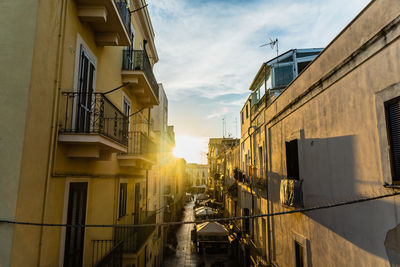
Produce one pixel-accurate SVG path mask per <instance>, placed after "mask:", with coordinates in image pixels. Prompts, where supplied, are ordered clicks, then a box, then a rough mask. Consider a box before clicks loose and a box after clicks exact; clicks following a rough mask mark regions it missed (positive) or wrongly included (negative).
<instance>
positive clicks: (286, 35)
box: [148, 0, 369, 153]
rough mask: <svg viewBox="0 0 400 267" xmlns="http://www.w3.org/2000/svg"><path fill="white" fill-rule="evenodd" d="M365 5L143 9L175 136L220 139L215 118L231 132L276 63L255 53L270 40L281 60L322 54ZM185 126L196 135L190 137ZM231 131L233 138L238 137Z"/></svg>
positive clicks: (279, 1) (236, 3) (255, 0)
mask: <svg viewBox="0 0 400 267" xmlns="http://www.w3.org/2000/svg"><path fill="white" fill-rule="evenodd" d="M368 2H369V0H352V1H348V0H325V1H319V0H304V1H292V0H269V1H262V0H248V1H240V0H231V1H228V0H153V1H150V2H148V3H149V11H150V16H151V20H152V23H153V26H154V30H155V34H156V36H155V41H156V46H157V50H158V54H159V58H160V60H159V62H158V63H157V64H156V65H155V66H154V72H155V75H156V77H157V80H158V81H159V82H162V83H163V84H164V88H165V90H166V92H167V96H168V98H169V100H170V103H171V104H172V103H173V105H179V106H180V108H170V110H171V111H172V112H171V114H170V115H169V117H170V118H171V119H172V120H173V122H174V123H176V124H175V129H176V131H177V133H189V132H190V133H201V134H202V138H203V137H206V136H212V135H214V137H217V136H215V135H216V134H217V133H221V132H222V124H221V120H220V117H221V116H225V117H227V118H228V119H229V120H230V121H231V124H232V125H235V124H236V123H237V122H236V118H238V117H239V112H240V109H241V107H242V106H243V104H244V102H245V101H246V99H247V97H248V95H249V94H250V91H249V86H250V84H251V82H252V80H253V78H254V76H255V74H256V73H257V71H258V69H259V68H260V66H261V65H262V63H263V62H265V61H268V60H269V59H271V58H273V57H275V56H276V51H275V50H272V49H271V48H269V46H266V47H262V48H261V47H259V46H260V45H261V44H264V43H266V42H268V39H269V38H278V39H279V53H283V52H285V51H287V50H289V49H292V48H307V47H325V46H326V45H327V44H328V43H329V42H330V41H331V40H332V39H333V38H334V37H335V36H336V35H337V34H339V32H340V31H341V30H342V29H343V28H344V27H345V26H346V25H347V24H348V23H349V22H350V21H351V20H352V19H353V18H354V17H355V16H356V15H357V14H358V13H359V12H360V11H361V9H362V8H363V7H365V6H366V5H367V4H368ZM188 103H190V105H189V104H188ZM224 108H227V109H226V110H224ZM189 126H190V127H197V129H190V130H188V129H187V128H188V127H189ZM231 128H232V130H231V132H232V133H235V132H236V131H237V130H236V129H237V127H236V128H235V127H233V126H231ZM239 134H240V133H239ZM203 145H204V144H203ZM198 153H200V152H199V151H198Z"/></svg>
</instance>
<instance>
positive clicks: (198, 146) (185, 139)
mask: <svg viewBox="0 0 400 267" xmlns="http://www.w3.org/2000/svg"><path fill="white" fill-rule="evenodd" d="M207 150H208V138H206V137H204V138H202V137H195V136H189V135H181V134H177V135H176V136H175V148H174V150H173V154H174V156H175V157H177V158H184V159H185V160H186V162H188V163H203V164H204V163H206V161H207V159H206V158H207Z"/></svg>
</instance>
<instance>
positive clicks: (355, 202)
mask: <svg viewBox="0 0 400 267" xmlns="http://www.w3.org/2000/svg"><path fill="white" fill-rule="evenodd" d="M397 195H400V192H395V193H391V194H385V195H380V196H375V197H368V198H360V199H357V200H351V201H343V202H337V203H333V204H327V205H322V206H314V207H308V208H301V209H294V210H289V211H281V212H274V213H265V214H255V215H249V216H239V217H228V218H216V219H204V220H195V221H176V222H164V223H150V224H61V223H34V222H22V221H14V220H5V219H0V223H4V224H15V225H30V226H46V227H75V228H82V227H83V228H107V227H115V228H123V227H148V226H160V225H180V224H199V223H204V222H226V221H228V222H229V221H237V220H244V219H257V218H262V217H273V216H281V215H288V214H293V213H299V212H309V211H315V210H322V209H329V208H335V207H340V206H347V205H351V204H357V203H362V202H367V201H372V200H378V199H383V198H388V197H393V196H397Z"/></svg>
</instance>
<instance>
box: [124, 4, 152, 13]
mask: <svg viewBox="0 0 400 267" xmlns="http://www.w3.org/2000/svg"><path fill="white" fill-rule="evenodd" d="M148 5H149V4H146V5H144V6H142V7H140V8H138V9H135V10H132V11H129V13H131V14H132V13H133V12H136V11H139V10H141V9H143V8H145V7H147V6H148Z"/></svg>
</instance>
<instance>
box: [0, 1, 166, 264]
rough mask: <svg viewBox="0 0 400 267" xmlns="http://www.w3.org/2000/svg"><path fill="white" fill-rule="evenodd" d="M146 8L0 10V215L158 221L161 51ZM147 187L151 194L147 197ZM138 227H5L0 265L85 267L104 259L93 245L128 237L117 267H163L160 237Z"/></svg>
mask: <svg viewBox="0 0 400 267" xmlns="http://www.w3.org/2000/svg"><path fill="white" fill-rule="evenodd" d="M145 5H146V2H145V1H143V0H141V1H119V0H103V1H97V2H96V3H95V4H94V3H93V2H92V1H86V0H63V1H28V2H26V1H6V2H4V3H2V6H1V9H2V14H4V16H2V18H1V23H2V25H5V27H2V29H1V30H0V34H1V36H2V40H5V43H3V44H2V52H1V53H2V56H1V58H2V60H1V62H0V68H1V74H0V75H1V80H2V93H3V94H4V97H2V100H1V102H2V105H1V108H0V109H1V112H2V113H3V114H4V115H5V117H4V119H2V120H1V124H2V125H1V126H2V127H1V128H2V130H1V136H2V138H1V141H0V142H1V143H0V145H1V148H2V149H1V156H2V158H4V159H6V160H5V161H3V162H2V163H1V170H2V173H3V174H4V175H3V174H2V175H0V176H1V177H0V188H1V189H0V199H1V200H2V201H1V202H2V204H1V206H0V213H1V214H0V217H1V218H2V219H6V220H10V221H22V222H34V223H39V224H43V223H44V224H46V223H48V224H73V225H83V224H93V225H94V224H106V225H115V224H140V223H156V222H157V221H158V222H159V221H160V220H162V216H160V215H159V214H158V212H157V210H158V209H159V208H160V205H161V204H160V201H158V200H154V199H153V198H160V189H159V188H160V186H159V185H158V186H157V184H159V183H160V181H159V179H158V177H157V175H158V172H157V154H156V151H157V146H158V145H159V141H157V138H156V137H157V135H156V133H155V132H154V131H153V129H152V124H151V121H152V118H151V115H150V114H151V112H150V110H151V108H152V107H154V106H157V105H158V103H159V94H160V93H159V87H158V84H157V81H156V79H155V77H154V74H153V72H152V67H153V65H154V64H155V63H156V62H157V61H158V55H157V51H156V48H155V44H154V31H153V28H152V24H151V21H150V17H149V13H148V11H147V9H146V8H143V7H144V6H145ZM135 10H136V11H135ZM131 11H134V12H132V13H131ZM5 37H8V38H5ZM3 46H4V47H3ZM3 48H4V49H3ZM3 55H4V56H3ZM112 89H116V90H114V91H113V90H112ZM149 184H151V185H154V184H155V187H156V188H151V190H152V191H151V192H149ZM157 188H158V191H157ZM152 192H158V194H151V193H152ZM149 203H152V205H149ZM157 203H158V204H157ZM139 229H140V228H115V227H101V228H99V227H86V228H83V227H50V226H28V225H10V224H4V223H2V224H0V244H1V245H0V248H1V249H0V265H1V266H92V265H94V264H96V263H97V262H98V261H100V260H101V259H102V257H103V256H104V255H105V254H104V253H103V254H99V253H98V252H96V251H97V250H98V249H100V246H103V247H102V248H103V249H104V250H105V251H110V250H111V249H113V248H114V247H116V246H117V245H118V241H124V242H123V245H120V246H119V247H117V248H118V249H119V250H118V251H122V252H123V264H124V266H125V265H129V266H131V265H132V264H134V265H135V266H145V265H146V264H151V265H153V264H154V265H159V264H160V263H161V249H162V247H161V245H162V241H161V234H160V232H161V231H160V230H159V229H158V228H157V227H152V228H149V227H147V228H145V229H140V230H139Z"/></svg>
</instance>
